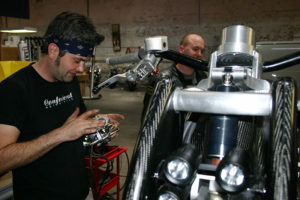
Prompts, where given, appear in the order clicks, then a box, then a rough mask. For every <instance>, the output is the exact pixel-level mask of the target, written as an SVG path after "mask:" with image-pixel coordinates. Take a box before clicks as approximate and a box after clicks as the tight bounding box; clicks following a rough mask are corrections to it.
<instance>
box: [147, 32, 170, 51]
mask: <svg viewBox="0 0 300 200" xmlns="http://www.w3.org/2000/svg"><path fill="white" fill-rule="evenodd" d="M145 50H146V51H166V50H168V37H167V36H155V37H148V38H146V39H145Z"/></svg>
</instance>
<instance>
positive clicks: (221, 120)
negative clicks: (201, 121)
mask: <svg viewBox="0 0 300 200" xmlns="http://www.w3.org/2000/svg"><path fill="white" fill-rule="evenodd" d="M237 131H238V117H237V116H226V115H215V116H212V117H211V118H210V137H209V145H208V146H209V147H208V156H209V157H218V158H221V159H222V158H223V157H224V156H225V154H226V152H228V151H229V150H231V149H232V148H234V147H235V146H236V136H237Z"/></svg>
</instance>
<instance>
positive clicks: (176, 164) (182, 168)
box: [165, 158, 191, 182]
mask: <svg viewBox="0 0 300 200" xmlns="http://www.w3.org/2000/svg"><path fill="white" fill-rule="evenodd" d="M165 170H166V172H165V173H166V174H165V175H166V176H167V178H168V179H169V180H170V179H172V181H171V182H181V181H184V180H186V179H188V178H189V176H190V174H191V167H190V165H189V164H188V163H187V162H186V161H185V160H183V159H181V158H175V159H174V160H170V161H169V162H168V163H167V166H166V169H165Z"/></svg>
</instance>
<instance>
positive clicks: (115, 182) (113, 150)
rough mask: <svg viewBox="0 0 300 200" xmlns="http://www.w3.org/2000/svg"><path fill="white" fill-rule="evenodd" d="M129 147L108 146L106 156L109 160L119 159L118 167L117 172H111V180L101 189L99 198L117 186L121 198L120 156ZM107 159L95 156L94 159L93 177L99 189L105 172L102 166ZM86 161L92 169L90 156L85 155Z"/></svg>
mask: <svg viewBox="0 0 300 200" xmlns="http://www.w3.org/2000/svg"><path fill="white" fill-rule="evenodd" d="M126 150H127V149H126V148H125V147H114V146H107V151H106V153H105V154H104V155H103V156H105V157H106V158H107V159H108V160H109V161H112V160H113V159H115V158H116V159H117V167H116V169H114V170H116V172H115V173H113V172H110V173H109V175H108V176H109V180H108V181H107V182H105V183H104V184H103V186H102V188H101V191H100V193H99V195H98V199H100V197H102V196H103V195H104V194H106V193H107V192H108V191H109V190H110V189H112V188H113V187H115V186H116V187H117V199H118V200H119V199H120V164H119V156H120V155H121V154H122V153H124V152H125V151H126ZM106 162H107V161H106V159H104V158H100V157H99V158H93V160H92V170H93V178H94V182H95V183H96V189H97V191H99V187H100V186H99V180H100V178H101V175H102V174H105V171H104V170H102V169H100V167H101V166H102V165H104V164H106ZM85 163H86V168H87V169H89V170H90V158H89V157H85ZM97 191H95V190H94V189H93V194H94V195H95V194H96V192H97Z"/></svg>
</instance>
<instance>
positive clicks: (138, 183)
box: [123, 79, 173, 200]
mask: <svg viewBox="0 0 300 200" xmlns="http://www.w3.org/2000/svg"><path fill="white" fill-rule="evenodd" d="M172 86H173V84H172V81H171V80H169V79H164V80H161V81H159V82H158V84H157V86H156V88H155V91H154V94H153V97H152V100H151V105H150V107H149V109H148V111H147V114H146V120H145V121H144V124H143V127H142V130H141V132H140V138H139V140H138V144H137V146H136V149H135V155H134V158H135V160H134V162H133V163H132V164H133V171H132V177H131V178H130V180H129V182H128V184H127V187H126V190H125V195H123V199H124V198H125V199H134V200H137V199H144V197H143V195H144V194H143V193H144V192H143V188H145V187H149V186H147V185H143V182H144V178H145V177H146V176H147V172H148V169H149V163H150V154H151V150H152V147H153V142H154V140H155V138H156V131H157V129H158V125H159V123H160V118H161V116H162V114H163V112H164V108H165V105H166V103H167V100H168V97H169V96H170V94H171V92H172V88H173V87H172Z"/></svg>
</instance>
